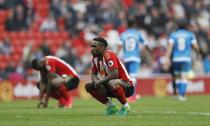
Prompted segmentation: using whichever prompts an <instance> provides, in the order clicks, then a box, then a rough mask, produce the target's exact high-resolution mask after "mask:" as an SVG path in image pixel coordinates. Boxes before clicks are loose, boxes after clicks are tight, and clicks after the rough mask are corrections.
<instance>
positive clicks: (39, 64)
mask: <svg viewBox="0 0 210 126" xmlns="http://www.w3.org/2000/svg"><path fill="white" fill-rule="evenodd" d="M31 66H32V68H34V69H35V70H41V69H43V68H44V63H43V62H42V60H41V59H38V58H35V59H33V60H32V61H31Z"/></svg>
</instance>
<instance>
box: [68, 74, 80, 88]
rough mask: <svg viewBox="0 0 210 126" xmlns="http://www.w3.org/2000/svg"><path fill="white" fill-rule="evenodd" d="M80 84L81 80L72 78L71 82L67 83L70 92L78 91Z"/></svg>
mask: <svg viewBox="0 0 210 126" xmlns="http://www.w3.org/2000/svg"><path fill="white" fill-rule="evenodd" d="M79 82H80V80H79V78H76V77H75V78H72V79H71V80H69V81H68V82H67V87H68V89H69V90H73V89H76V88H77V87H78V85H79Z"/></svg>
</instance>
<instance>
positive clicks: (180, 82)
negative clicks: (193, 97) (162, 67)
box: [166, 27, 199, 101]
mask: <svg viewBox="0 0 210 126" xmlns="http://www.w3.org/2000/svg"><path fill="white" fill-rule="evenodd" d="M183 28H184V27H183ZM183 28H180V29H178V30H177V31H175V32H173V33H171V34H170V36H169V40H168V42H169V44H168V48H167V53H166V55H167V57H169V56H170V55H171V56H172V59H171V60H172V64H173V69H174V72H175V76H176V80H175V83H176V86H177V88H178V94H179V96H178V99H179V100H180V101H185V100H186V97H185V95H186V89H187V85H188V74H189V72H190V71H191V69H192V58H191V51H192V49H193V48H194V49H195V51H197V52H199V48H198V44H197V40H196V37H195V35H194V34H193V33H192V32H190V31H188V30H186V29H183Z"/></svg>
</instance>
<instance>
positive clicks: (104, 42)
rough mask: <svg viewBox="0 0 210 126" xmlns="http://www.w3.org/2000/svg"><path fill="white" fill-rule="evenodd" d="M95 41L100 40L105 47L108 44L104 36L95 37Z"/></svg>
mask: <svg viewBox="0 0 210 126" xmlns="http://www.w3.org/2000/svg"><path fill="white" fill-rule="evenodd" d="M93 41H97V42H100V43H101V44H103V45H104V46H105V47H107V46H108V43H107V41H106V40H105V39H104V38H102V37H97V38H94V39H93Z"/></svg>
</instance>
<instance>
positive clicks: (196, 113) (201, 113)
mask: <svg viewBox="0 0 210 126" xmlns="http://www.w3.org/2000/svg"><path fill="white" fill-rule="evenodd" d="M143 112H145V113H162V114H190V115H204V116H209V117H210V112H177V111H148V110H145V111H143Z"/></svg>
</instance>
